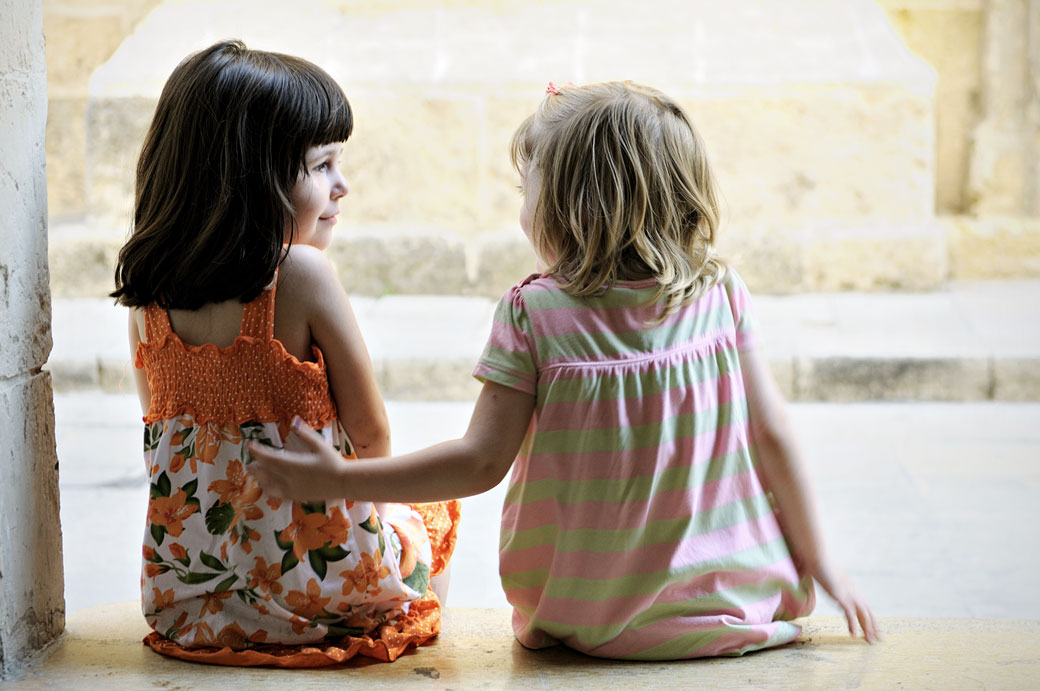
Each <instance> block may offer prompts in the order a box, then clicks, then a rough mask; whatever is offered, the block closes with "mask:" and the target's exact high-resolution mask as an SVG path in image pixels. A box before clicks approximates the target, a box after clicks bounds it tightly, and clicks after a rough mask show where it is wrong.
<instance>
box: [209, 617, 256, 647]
mask: <svg viewBox="0 0 1040 691" xmlns="http://www.w3.org/2000/svg"><path fill="white" fill-rule="evenodd" d="M248 641H249V637H248V636H246V632H245V631H243V630H242V627H241V626H239V625H238V624H237V623H235V622H233V623H231V624H228V625H227V626H225V627H224V628H222V629H221V630H220V633H218V634H217V641H216V643H217V645H220V646H227V647H228V648H231V649H232V650H241V649H242V648H245V647H246V643H247V642H248Z"/></svg>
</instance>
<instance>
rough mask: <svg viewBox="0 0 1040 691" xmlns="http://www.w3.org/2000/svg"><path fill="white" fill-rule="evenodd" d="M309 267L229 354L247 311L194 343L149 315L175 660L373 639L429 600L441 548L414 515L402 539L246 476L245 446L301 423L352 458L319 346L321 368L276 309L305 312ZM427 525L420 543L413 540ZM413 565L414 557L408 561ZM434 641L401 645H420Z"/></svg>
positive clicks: (288, 266) (157, 515)
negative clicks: (295, 350) (275, 494)
mask: <svg viewBox="0 0 1040 691" xmlns="http://www.w3.org/2000/svg"><path fill="white" fill-rule="evenodd" d="M311 251H313V252H317V251H316V250H313V248H305V247H300V248H293V250H292V251H291V253H290V254H295V255H296V256H297V257H307V256H308V255H310V254H311ZM306 261H311V259H306V260H305V261H304V262H303V263H304V264H306ZM299 263H300V262H297V263H294V262H292V261H287V262H286V263H285V264H284V265H283V268H282V271H281V275H280V276H279V277H278V279H277V280H276V282H275V283H274V284H273V285H271V286H270V287H269V288H268V289H266V290H264V291H263V292H262V293H261V295H260V296H259V297H258V298H257V299H256V300H253V301H252V302H249V303H248V304H246V305H244V306H242V309H241V319H240V327H239V329H238V333H237V335H236V337H235V338H234V339H233V340H232V342H231V343H227V344H225V345H224V346H223V347H220V346H219V345H218V344H220V343H222V342H223V341H225V340H226V339H225V338H223V336H224V335H225V334H226V333H227V331H228V321H229V318H231V319H233V317H234V312H235V310H233V309H228V308H225V307H223V306H221V305H213V306H209V309H208V310H207V309H206V308H203V310H201V311H200V313H199V314H195V315H182V316H185V317H189V318H188V319H186V320H184V321H186V322H188V323H187V324H186V326H188V327H190V328H189V329H188V330H190V331H191V332H192V336H193V338H192V340H195V341H197V343H195V344H191V343H185V341H184V339H182V338H181V337H180V336H179V335H178V334H177V333H176V332H175V331H174V330H172V329H171V320H170V319H169V316H168V313H167V312H166V311H165V310H163V309H161V308H160V307H158V306H157V305H151V306H148V307H146V308H143V309H141V310H137V312H136V314H135V318H136V319H139V320H140V323H141V325H142V327H143V333H144V338H143V339H142V342H141V343H140V345H139V346H138V348H137V354H136V359H137V365H138V366H139V367H142V368H144V370H145V372H146V375H147V381H148V390H149V392H150V394H151V400H150V405H149V407H148V411H147V414H146V416H145V423H146V431H145V461H146V464H147V470H148V475H149V477H150V481H151V491H150V498H149V507H148V526H147V530H146V534H145V544H144V558H145V567H144V576H145V583H144V585H143V605H144V611H145V616H146V618H147V619H148V622H149V624H150V625H151V626H152V628H153V629H155V631H157V632H158V633H160V634H162V636H163V640H158V637H156V640H154V641H153V642H154V644H156V645H158V646H160V647H164V648H166V649H167V650H169V649H173V648H191V647H197V646H228V647H230V648H232V649H241V648H246V647H251V646H252V645H254V644H258V643H277V644H283V645H299V644H315V643H320V642H322V641H323V640H325V639H326V638H328V639H329V640H333V639H337V638H342V637H343V636H345V635H351V636H356V637H360V636H362V635H363V634H366V633H368V632H371V631H373V630H374V629H375V628H376V627H377V626H379V625H380V624H382V623H383V622H384V621H386V620H387V619H388V618H393V617H396V616H398V615H401V614H402V613H403V612H406V611H408V606H407V605H406V604H405V603H406V602H408V601H412V600H416V599H418V598H421V597H423V596H424V595H425V594H426V586H427V580H428V576H429V565H430V561H431V557H430V554H429V547H428V541H426V540H425V536H424V534H423V533H424V531H423V529H422V523H421V521H415V520H414V517H412V516H411V515H410V511H409V510H408V509H407V508H406V507H395V508H396V510H392V511H391V512H390V515H389V516H387V515H384V516H383V517H382V519H385V520H387V521H392V522H393V523H395V524H396V525H395V526H394V527H392V526H390V525H389V524H388V523H384V522H383V520H381V518H380V516H379V515H378V514H376V512H375V511H374V509H373V505H372V504H371V503H370V502H344V501H337V502H325V503H309V504H300V503H295V502H282V501H279V500H276V499H272V498H269V497H266V496H265V495H264V493H263V492H262V490H261V489H260V488H259V487H258V486H257V484H256V481H255V480H254V479H253V478H252V477H251V476H250V475H249V474H248V473H246V472H245V465H246V464H247V463H248V462H249V457H248V453H247V452H246V450H245V443H246V442H247V441H250V440H252V441H256V442H259V443H261V444H265V445H269V446H279V447H280V446H282V445H283V440H284V439H285V438H286V436H287V435H288V431H289V422H290V421H291V420H292V419H293V417H294V416H297V415H298V416H300V417H301V418H302V419H303V420H305V421H306V422H307V423H308V424H309V425H311V426H312V427H315V428H317V429H320V430H321V432H322V435H323V436H324V437H325V438H326V439H327V440H328V441H329V442H331V443H332V444H334V445H335V446H336V447H337V448H338V449H339V450H340V451H341V453H342V454H343V455H345V456H353V449H352V448H351V445H350V440H349V439H348V438H347V435H346V434H345V432H344V431H343V427H342V426H341V425H340V424H339V422H338V418H337V412H336V406H335V405H334V403H333V401H332V397H331V395H330V393H329V386H328V379H327V377H326V371H325V364H324V360H323V356H322V353H321V351H320V350H318V349H317V348H316V347H315V348H313V350H311V351H310V353H308V355H310V357H309V358H308V359H309V360H312V361H311V362H307V361H304V359H303V358H301V357H299V356H298V355H295V354H292V353H289V352H288V351H287V349H286V348H285V346H284V345H283V343H282V342H281V341H280V340H279V339H277V338H275V337H274V334H275V333H276V331H278V328H277V327H276V323H277V322H276V320H275V315H276V314H277V310H276V307H277V305H279V304H282V305H303V304H305V300H303V296H301V295H299V294H297V291H298V290H299V288H296V287H294V286H300V285H302V284H303V283H305V281H300V280H294V279H297V278H298V277H297V276H295V275H294V272H295V271H298V270H299ZM283 284H284V285H285V286H286V287H287V288H288V289H287V290H286V291H285V293H286V295H284V296H281V295H279V289H280V288H281V286H282V285H283ZM288 312H289V314H290V315H293V316H290V317H289V318H287V319H286V321H287V322H288V323H289V324H288V327H287V328H283V329H282V331H283V332H284V333H286V335H288V336H289V339H288V340H290V341H293V340H297V341H299V340H300V339H299V338H293V337H299V336H301V335H302V336H306V335H307V334H306V328H305V325H304V328H303V333H302V334H301V333H300V328H299V325H297V324H295V323H294V321H293V317H294V316H296V315H295V314H294V310H288ZM303 313H304V314H305V313H306V310H303ZM191 317H194V318H191ZM413 525H414V526H415V527H417V528H418V530H412V531H410V532H411V533H412V536H411V538H409V535H408V534H405V535H404V537H403V539H402V537H401V533H408V532H409V529H410V527H411V526H413ZM416 536H419V538H420V539H415V538H416ZM402 551H405V552H409V551H411V553H408V554H406V555H405V557H404V558H402ZM405 571H407V573H405ZM422 611H423V610H422V608H417V611H416V614H419V613H420V612H422ZM410 624H411V625H412V628H414V629H415V631H414V632H413V633H417V632H418V631H419V630H420V629H422V628H424V627H425V628H426V629H427V635H426V637H428V634H429V629H430V626H429V622H422V621H421V620H420V619H415V621H412V622H410ZM422 640H424V637H423V636H422V635H414V636H410V637H409V636H404V637H402V642H403V643H405V645H406V644H407V642H413V643H414V642H421V641H422ZM403 647H404V646H402V649H403ZM395 652H397V651H395ZM391 656H392V655H391Z"/></svg>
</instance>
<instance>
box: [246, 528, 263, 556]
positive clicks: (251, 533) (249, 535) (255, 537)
mask: <svg viewBox="0 0 1040 691" xmlns="http://www.w3.org/2000/svg"><path fill="white" fill-rule="evenodd" d="M259 541H260V533H258V532H256V531H255V530H253V529H252V528H249V529H248V530H246V531H245V535H243V536H242V551H243V552H245V553H246V554H252V553H253V543H254V542H259Z"/></svg>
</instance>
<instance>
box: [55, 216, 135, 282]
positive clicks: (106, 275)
mask: <svg viewBox="0 0 1040 691" xmlns="http://www.w3.org/2000/svg"><path fill="white" fill-rule="evenodd" d="M122 245H123V237H119V236H116V235H115V234H114V233H113V234H108V233H105V234H101V233H91V232H86V233H83V232H75V231H69V232H61V231H59V232H57V233H55V234H54V235H52V237H51V239H50V243H49V245H48V252H47V254H48V260H49V263H50V268H51V294H52V295H53V296H54V297H62V298H66V297H106V296H107V295H108V294H109V293H111V292H112V291H113V290H115V267H116V259H117V257H118V256H119V249H120V247H122Z"/></svg>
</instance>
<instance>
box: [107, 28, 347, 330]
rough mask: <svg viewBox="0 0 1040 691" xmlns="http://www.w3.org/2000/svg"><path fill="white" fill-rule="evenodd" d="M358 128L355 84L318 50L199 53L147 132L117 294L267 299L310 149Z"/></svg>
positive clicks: (173, 304)
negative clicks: (348, 86) (315, 53)
mask: <svg viewBox="0 0 1040 691" xmlns="http://www.w3.org/2000/svg"><path fill="white" fill-rule="evenodd" d="M352 128H353V118H352V114H351V110H350V104H349V103H348V102H347V98H346V96H345V95H344V94H343V90H342V89H341V88H340V87H339V85H338V84H336V82H335V81H333V79H332V78H331V77H330V76H329V75H328V74H327V73H326V72H325V71H324V70H322V69H321V68H320V67H318V66H316V65H314V64H312V63H310V62H308V61H306V60H303V59H301V58H297V57H293V56H290V55H281V54H279V53H268V52H264V51H259V50H250V49H248V48H246V47H245V45H244V44H243V43H242V42H241V41H224V42H221V43H217V44H215V45H213V46H210V47H209V48H206V49H205V50H202V51H199V52H197V53H194V54H192V55H189V56H188V57H187V58H185V60H184V61H183V62H181V64H180V65H178V66H177V68H176V69H175V70H174V71H173V74H171V75H170V78H169V80H168V81H167V82H166V86H164V87H163V91H162V94H161V95H160V96H159V102H158V104H157V106H156V108H155V116H154V118H153V119H152V124H151V127H150V128H149V130H148V134H147V136H146V137H145V141H144V146H143V148H142V150H141V157H140V159H139V160H138V164H137V180H136V191H135V199H134V216H133V233H132V235H131V237H130V239H129V240H128V241H127V243H126V244H125V245H124V246H123V248H122V249H121V250H120V252H119V260H118V263H117V265H116V274H115V285H116V290H115V291H114V292H112V293H111V297H114V298H116V301H117V302H118V303H120V304H123V305H127V306H130V307H139V306H145V305H149V304H152V303H158V304H159V305H161V306H162V307H165V308H177V309H198V308H199V307H201V306H202V305H205V304H207V303H215V302H223V301H225V300H230V299H232V298H237V299H239V300H241V301H243V302H246V301H249V300H252V299H253V298H255V297H256V296H257V295H259V294H260V291H261V290H263V288H264V286H266V285H267V284H268V283H270V281H271V279H272V278H273V276H274V271H275V268H276V267H277V266H278V263H279V262H280V261H281V260H282V259H283V258H284V254H283V242H284V239H285V228H286V226H287V225H288V226H289V227H290V229H291V231H290V232H292V231H293V230H294V221H293V208H292V204H291V202H290V194H291V191H292V188H293V186H294V185H295V183H296V180H297V178H298V176H299V175H300V174H301V171H305V170H306V168H305V166H304V157H305V156H306V154H307V150H308V149H309V148H310V147H312V146H323V145H325V144H330V143H335V142H342V141H346V140H347V138H348V137H349V136H350V133H351V130H352Z"/></svg>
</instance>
